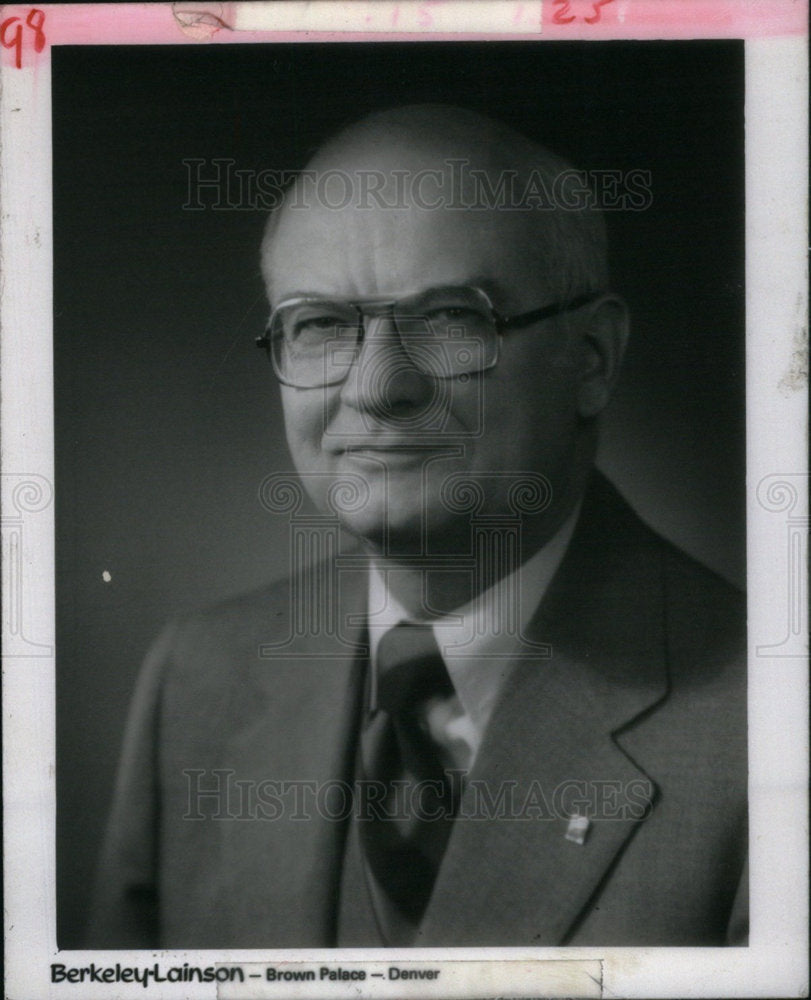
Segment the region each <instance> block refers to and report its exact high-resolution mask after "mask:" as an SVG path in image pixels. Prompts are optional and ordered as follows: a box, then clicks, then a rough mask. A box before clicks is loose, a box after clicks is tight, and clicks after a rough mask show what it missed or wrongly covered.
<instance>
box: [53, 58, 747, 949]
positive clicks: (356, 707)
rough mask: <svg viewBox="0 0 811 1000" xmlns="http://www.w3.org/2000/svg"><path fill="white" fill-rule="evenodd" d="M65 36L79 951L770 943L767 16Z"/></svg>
mask: <svg viewBox="0 0 811 1000" xmlns="http://www.w3.org/2000/svg"><path fill="white" fill-rule="evenodd" d="M53 66H54V137H53V141H54V219H55V252H54V261H55V278H54V282H55V285H54V287H55V294H54V315H55V405H56V411H55V417H56V423H55V427H56V431H55V433H56V461H57V465H56V481H57V495H58V499H57V635H58V647H59V655H58V662H57V708H58V716H57V725H58V744H57V753H58V759H59V788H58V794H59V800H58V824H59V825H58V832H59V840H58V879H59V883H58V884H59V893H60V897H59V928H58V930H59V940H60V944H62V943H63V942H64V945H65V946H87V947H91V948H122V947H130V948H157V947H178V948H187V947H198V948H221V947H250V948H259V947H271V948H277V947H292V948H304V947H352V946H357V947H387V946H400V947H404V946H406V947H407V946H423V947H436V946H496V945H498V946H532V945H566V944H568V945H599V946H612V945H615V946H616V945H618V946H640V945H651V946H673V945H697V946H701V945H705V946H709V945H713V946H718V945H723V944H731V945H741V944H745V943H746V928H747V902H746V895H747V892H746V891H747V875H746V850H747V751H746V733H747V728H746V658H745V649H746V604H745V598H744V596H743V592H742V587H743V584H744V579H745V578H744V573H745V545H744V543H745V521H744V472H745V461H744V458H745V455H744V447H745V435H744V427H745V394H744V341H743V305H744V298H743V295H744V273H743V264H744V247H743V237H744V200H743V198H744V190H743V181H744V160H743V135H744V133H743V123H744V120H743V67H744V63H743V44H742V43H741V42H736V41H727V42H705V43H701V42H690V43H686V44H679V43H667V42H662V43H648V44H643V43H606V44H582V43H579V44H578V43H573V44H560V45H538V44H532V43H527V44H502V45H499V44H493V43H489V44H487V45H482V44H478V45H477V44H473V43H468V44H408V45H398V44H394V45H386V46H381V45H371V44H366V43H359V44H346V45H339V46H329V45H324V44H312V45H307V44H296V45H289V46H284V45H281V46H274V47H272V48H271V47H264V46H259V47H251V48H250V49H247V48H246V47H230V46H229V47H220V48H218V49H216V50H211V49H207V50H189V49H177V48H174V47H171V46H170V47H168V48H158V47H145V48H132V49H131V50H129V51H121V50H118V51H115V52H111V50H109V49H101V48H92V47H91V48H81V49H80V48H73V49H72V48H67V49H65V50H64V51H59V52H56V53H55V54H54V60H53Z"/></svg>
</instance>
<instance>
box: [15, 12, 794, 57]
mask: <svg viewBox="0 0 811 1000" xmlns="http://www.w3.org/2000/svg"><path fill="white" fill-rule="evenodd" d="M440 6H442V0H431V4H430V8H431V10H437V9H438V8H439V7H440ZM519 6H520V4H519V3H518V2H517V0H516V3H514V4H510V3H505V4H504V11H505V13H504V17H505V23H506V22H507V21H510V23H515V22H514V20H511V19H514V18H515V15H516V11H517V9H518V8H519ZM236 7H237V4H233V3H223V4H220V5H217V4H210V3H201V4H200V5H199V9H200V11H201V12H202V13H203V14H205V15H206V16H203V17H201V18H199V19H197V18H196V17H195V15H194V13H193V12H194V10H195V5H194V3H193V2H192V3H186V4H184V5H183V8H182V10H183V11H185V13H182V14H180V13H179V14H178V16H177V17H176V16H175V13H174V12H173V9H172V6H171V4H169V3H166V4H157V3H156V4H132V5H130V4H87V5H72V4H58V5H53V6H47V5H46V6H44V7H43V8H42V10H43V11H44V13H45V22H44V29H43V30H44V33H45V37H46V39H47V42H48V43H49V44H57V45H102V44H135V45H143V44H183V43H188V44H201V43H203V42H204V41H209V42H225V43H247V42H260V41H277V42H282V41H284V42H296V41H310V42H312V41H333V42H341V41H362V40H373V41H381V42H385V41H411V40H418V39H422V40H425V41H447V40H454V41H463V40H466V39H469V40H472V39H481V38H488V37H491V38H492V37H495V38H498V39H500V40H502V41H504V40H510V39H533V38H534V39H537V38H543V39H547V40H561V39H578V40H584V39H594V40H595V41H597V40H607V39H617V38H638V39H654V38H664V39H688V38H762V37H767V36H777V35H804V34H806V33H807V17H808V4H807V2H805V0H768V2H759V3H756V2H752V0H596V2H594V0H544V3H543V26H542V31H541V32H540V33H527V32H523V33H515V34H512V33H510V34H498V35H495V36H493V35H483V34H469V33H463V32H454V33H434V32H426V33H424V34H420V33H416V32H408V33H403V32H393V31H392V32H381V33H374V34H367V33H365V32H363V31H352V32H307V33H304V32H291V31H278V32H274V31H233V30H230V27H229V26H230V25H233V24H234V21H235V8H236ZM32 8H35V5H33V4H32V5H26V6H21V5H15V6H7V7H4V8H3V14H2V16H3V19H4V20H5V19H7V18H13V17H17V18H20V20H21V21H24V19H25V18H26V17H27V16H28V15H29V14H30V12H31V10H32ZM213 12H216V14H214V13H213ZM219 21H221V22H222V25H223V26H220V24H219ZM6 61H8V60H7V54H6V58H4V62H6Z"/></svg>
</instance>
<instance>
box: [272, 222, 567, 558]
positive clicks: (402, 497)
mask: <svg viewBox="0 0 811 1000" xmlns="http://www.w3.org/2000/svg"><path fill="white" fill-rule="evenodd" d="M520 216H521V213H520V212H518V213H516V212H513V213H510V212H503V211H502V212H498V211H486V212H472V211H458V210H457V211H453V210H434V211H426V210H416V209H415V210H403V209H399V210H393V209H387V208H385V207H382V206H375V207H371V208H357V207H354V206H350V207H347V208H345V209H341V210H335V209H329V208H327V207H323V206H318V205H315V204H310V205H309V206H308V207H306V208H300V209H291V208H287V209H285V210H284V213H283V215H282V217H281V218H280V220H279V224H278V229H277V232H276V236H275V239H274V241H273V244H272V247H271V249H270V259H269V261H268V263H269V271H270V274H271V275H272V294H273V304H274V305H277V304H278V303H279V302H281V301H283V300H285V299H288V298H292V297H296V296H302V295H313V296H318V297H323V298H326V299H330V300H334V299H345V300H349V301H354V300H357V299H364V298H389V297H391V298H397V297H402V296H404V295H409V294H412V293H417V292H422V291H425V290H427V289H429V288H435V287H438V286H468V285H471V286H478V287H481V288H483V290H484V291H485V292H486V293H487V294H488V295H489V297H490V299H491V301H492V303H493V306H494V308H495V309H496V311H497V312H498V313H499V314H501V315H508V316H509V315H516V314H518V313H521V312H526V311H528V310H530V309H535V308H538V307H540V306H543V305H546V304H549V303H550V302H552V301H554V298H555V297H554V294H553V293H552V292H551V290H550V285H549V283H548V282H547V280H545V279H546V277H547V276H546V275H544V274H543V273H539V272H540V270H541V268H540V267H539V265H538V262H537V258H538V255H537V254H536V253H535V252H534V248H533V246H532V245H531V240H529V239H528V236H527V225H526V220H523V219H521V217H520ZM569 339H570V338H569V335H568V334H567V332H566V325H565V324H563V323H560V322H559V321H556V320H554V319H552V320H546V321H543V322H541V323H537V324H534V325H532V326H529V327H527V328H526V329H520V330H515V331H511V332H510V333H508V334H506V335H504V336H502V337H500V338H499V340H500V344H499V361H498V364H497V365H496V367H495V368H493V369H492V370H489V371H486V372H482V373H479V374H473V375H469V376H466V377H465V376H462V377H457V378H452V379H434V378H431V377H430V376H428V375H425V374H422V373H420V372H419V371H418V370H417V369H416V368H415V367H414V366H413V364H412V363H411V362H410V361H409V359H408V357H407V355H406V354H405V353H404V352H403V350H402V348H401V346H400V344H399V342H398V340H397V338H396V336H394V331H393V329H392V323H391V319H390V317H386V316H385V315H383V316H379V317H377V318H372V319H367V321H366V332H365V338H364V342H363V346H362V348H361V352H360V355H359V356H358V358H357V361H356V363H355V364H354V365H353V366H352V367H351V369H350V371H349V374H348V377H347V378H346V380H345V381H344V382H343V383H342V384H340V385H332V386H328V387H322V388H310V389H297V388H291V387H289V386H282V402H283V407H284V415H285V423H286V430H287V440H288V444H289V447H290V451H291V453H292V456H293V460H294V462H295V465H296V468H297V470H298V472H299V474H300V475H301V476H302V479H303V482H304V484H305V487H306V488H307V490H308V492H309V493H310V494H311V496H312V497H313V499H314V501H315V503H316V504H317V505H318V506H319V507H320V508H321V509H324V510H329V509H330V507H329V503H328V501H327V494H328V490H329V488H330V486H333V487H336V486H337V484H339V483H340V482H341V481H344V482H347V483H348V484H349V485H350V489H349V490H348V491H347V493H346V494H344V497H347V496H349V495H350V494H351V493H352V492H354V491H355V490H359V491H360V497H359V498H358V499H357V502H356V503H353V502H348V503H345V504H343V505H342V503H341V496H342V492H341V490H340V489H336V490H335V491H334V493H333V508H332V509H336V507H337V509H339V511H340V516H341V519H342V521H343V523H344V524H345V526H346V527H347V528H348V529H349V530H350V531H351V532H353V533H354V534H356V535H358V536H360V537H361V538H363V539H366V540H367V541H368V542H370V543H371V544H372V545H373V546H375V547H376V548H377V549H378V550H383V551H385V550H386V548H387V547H390V549H391V551H392V552H395V551H396V552H398V553H403V552H405V553H418V552H423V551H426V550H427V551H431V552H436V551H448V552H453V551H457V552H458V551H466V550H467V544H468V541H469V531H470V527H469V526H470V516H471V512H472V511H471V508H470V506H469V505H467V506H466V504H465V502H464V501H465V497H466V496H467V497H468V499H469V497H470V494H469V493H468V494H465V492H464V486H463V481H464V480H467V481H474V482H475V484H476V486H475V488H476V489H477V490H478V492H480V494H481V496H482V498H483V499H482V502H481V504H479V505H476V504H474V507H475V508H476V514H477V515H479V516H486V515H510V516H513V517H515V516H516V514H518V513H520V512H521V509H522V506H521V505H522V503H526V501H527V495H526V494H524V495H523V499H521V496H520V493H519V496H518V497H516V494H515V491H514V488H515V487H516V485H518V483H519V481H521V480H524V481H526V480H527V478H528V477H529V478H531V479H533V481H534V482H535V483H536V484H539V485H540V484H541V483H542V481H541V480H540V479H539V478H538V477H539V476H540V477H545V479H546V480H548V482H549V484H550V486H551V489H552V491H553V495H552V500H553V501H554V500H555V498H556V496H557V497H559V496H560V495H561V492H562V491H563V489H564V488H565V486H566V484H567V478H568V476H569V472H570V468H571V465H572V461H573V454H574V446H575V438H576V432H577V423H578V416H577V407H576V377H577V371H576V364H575V362H574V358H575V355H576V351H575V348H574V346H573V345H572V344H571V343H570V342H569ZM336 501H337V503H336ZM541 506H543V503H541ZM342 508H343V509H342Z"/></svg>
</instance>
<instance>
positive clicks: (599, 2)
mask: <svg viewBox="0 0 811 1000" xmlns="http://www.w3.org/2000/svg"><path fill="white" fill-rule="evenodd" d="M612 2H613V0H596V2H595V3H593V4H592V7H594V13H593V14H592V15H591V17H584V18H583V20H584V21H585V22H586V24H596V23H597V22H598V21H599V20H600V18H601V17H602V14H601V13H600V8H601V7H605V5H606V4H607V3H612Z"/></svg>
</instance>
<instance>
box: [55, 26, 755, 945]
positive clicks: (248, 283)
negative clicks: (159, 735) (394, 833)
mask: <svg viewBox="0 0 811 1000" xmlns="http://www.w3.org/2000/svg"><path fill="white" fill-rule="evenodd" d="M421 101H438V102H445V103H452V104H464V105H467V106H470V107H473V108H475V109H478V110H481V111H483V112H485V113H487V114H490V115H492V116H494V117H500V118H502V119H504V120H506V121H507V122H509V123H510V124H512V125H514V126H515V127H517V128H518V129H520V130H522V131H524V132H527V133H529V134H531V135H534V136H536V137H538V138H539V139H541V140H542V141H543V142H545V143H546V144H547V145H549V146H550V147H551V148H552V149H554V150H556V151H558V152H561V153H562V154H564V155H565V156H567V157H568V158H570V159H571V160H572V161H573V162H574V163H575V165H576V166H578V167H580V168H582V169H588V170H594V169H596V170H601V169H603V170H609V169H610V170H623V171H627V170H631V169H642V170H648V171H650V174H651V182H652V193H653V199H652V203H651V205H650V207H649V208H647V209H646V210H645V211H642V212H630V211H621V212H611V213H608V218H607V221H608V226H609V238H610V243H611V256H612V269H613V284H614V287H615V289H616V290H617V291H618V292H620V293H621V294H623V295H624V296H625V297H626V298H627V300H628V302H629V304H630V307H631V313H632V320H633V328H632V329H633V332H632V341H631V345H630V349H629V354H628V357H627V363H626V367H625V372H624V376H623V379H622V382H621V385H620V389H619V392H618V395H617V397H616V399H615V402H614V403H613V404H612V407H611V410H610V413H609V414H608V417H607V420H606V424H605V431H604V440H603V446H602V451H601V460H600V464H601V465H602V467H603V468H604V469H605V470H606V471H607V472H608V473H609V475H610V476H611V477H612V478H613V479H614V480H615V481H616V483H617V484H618V485H619V486H620V488H621V489H622V491H623V492H624V493H625V494H626V496H627V497H628V498H629V499H630V500H631V501H632V502H633V503H634V505H635V506H636V507H637V509H638V510H639V511H640V513H642V514H643V516H645V517H646V518H647V519H648V520H649V522H650V523H652V524H653V525H654V526H655V527H656V528H658V529H659V530H660V531H662V532H663V533H664V534H666V535H668V536H669V537H671V538H672V539H673V540H675V541H676V542H677V543H678V544H680V545H681V546H682V547H684V548H685V549H687V550H688V551H689V552H690V553H691V554H693V555H695V556H697V557H698V558H699V559H701V560H702V561H703V562H705V563H707V564H708V565H710V566H711V567H713V568H714V569H716V570H717V571H719V572H720V573H722V574H723V575H724V576H726V577H727V578H729V579H731V580H733V581H735V582H738V583H740V584H742V583H743V581H744V555H745V546H744V529H745V509H744V503H745V498H744V474H745V447H744V444H745V443H744V417H745V409H744V336H743V329H744V311H743V310H744V299H743V266H744V246H743V241H744V191H743V110H744V107H743V45H742V43H738V42H720V43H715V42H687V43H649V42H646V43H625V42H610V43H591V44H580V43H515V42H511V43H510V42H508V43H497V44H493V43H487V44H483V43H475V44H471V43H465V44H448V43H439V42H429V43H420V44H354V43H352V44H333V45H326V44H291V45H278V46H272V47H271V46H253V45H234V46H229V45H217V46H213V45H212V46H201V47H192V46H183V47H173V46H160V47H149V48H146V47H140V48H139V47H124V48H122V47H118V48H115V49H113V48H105V47H82V48H78V47H76V48H74V47H70V48H55V49H54V51H53V109H54V110H53V115H54V117H53V163H54V175H53V183H54V246H55V250H54V265H55V267H54V315H55V387H54V388H55V407H56V470H57V471H56V496H57V594H56V596H57V623H56V624H57V730H58V731H57V765H58V772H57V773H58V781H57V795H58V809H57V813H58V817H57V874H58V900H57V901H58V935H59V944H60V947H63V948H65V947H67V948H70V947H76V946H78V944H79V941H80V935H81V932H82V928H83V924H84V921H85V919H86V915H87V904H88V898H89V887H90V883H91V878H92V872H93V868H94V864H95V860H96V856H97V852H98V848H99V843H100V839H101V835H102V831H103V826H104V821H105V816H106V813H107V810H108V807H109V803H110V796H111V793H112V787H113V777H114V771H115V766H116V760H117V756H118V751H119V745H120V740H121V735H122V729H123V723H124V717H125V713H126V708H127V704H128V701H129V698H130V695H131V692H132V688H133V684H134V680H135V676H136V672H137V669H138V666H139V663H140V661H141V658H142V656H143V654H144V652H145V650H146V648H147V647H148V645H149V643H150V641H151V640H152V638H153V637H154V636H155V634H156V632H157V631H158V630H159V628H160V627H161V625H162V624H163V622H164V621H165V620H166V619H167V618H168V617H170V616H172V615H173V614H175V613H177V612H182V611H187V610H191V609H193V608H195V607H199V606H201V605H205V604H207V603H210V602H212V601H215V600H218V599H220V598H223V597H226V596H229V595H232V594H234V593H238V592H239V591H242V590H246V589H249V588H252V587H255V586H258V585H261V584H263V583H265V582H268V581H270V580H272V579H274V578H278V577H280V576H282V575H284V574H285V572H286V568H287V544H286V543H287V534H286V532H287V523H286V521H285V518H284V516H280V515H272V514H270V513H268V511H267V510H265V509H264V508H263V506H262V505H261V503H260V502H259V498H258V490H259V487H260V484H261V482H262V480H263V479H264V478H265V477H266V476H267V475H268V474H269V473H271V472H273V471H280V470H284V469H288V468H290V467H291V466H290V461H289V459H288V457H287V453H286V448H285V444H284V436H283V430H282V418H281V410H280V406H279V402H278V398H277V390H276V386H275V383H274V380H273V376H272V373H271V370H270V366H269V365H268V364H267V362H266V360H265V359H264V357H263V356H262V355H261V354H260V353H259V352H258V351H257V350H256V349H255V347H254V346H253V338H254V336H256V335H257V334H258V333H260V332H261V331H262V327H263V325H264V322H265V320H266V316H267V306H266V303H265V300H264V295H263V289H262V283H261V280H260V275H259V258H258V245H259V241H260V238H261V232H262V227H263V222H264V212H263V211H262V210H261V209H256V210H251V209H250V208H245V207H244V206H243V208H242V209H236V208H235V209H233V210H219V211H218V210H215V209H213V208H212V207H211V206H212V204H213V202H214V201H215V200H216V194H215V193H214V192H211V191H208V192H205V191H204V192H202V194H201V199H202V201H203V203H204V204H205V205H206V206H207V207H206V208H205V210H203V211H191V210H188V209H184V205H185V204H186V203H187V202H188V201H189V168H188V167H187V166H186V165H184V160H189V159H204V160H206V161H211V160H212V159H214V158H230V159H232V160H233V161H235V162H234V166H233V169H234V170H246V171H261V170H268V169H270V170H276V171H281V170H291V169H295V168H297V167H301V166H303V164H304V162H305V161H306V159H307V157H308V156H309V154H310V153H311V152H312V151H313V150H314V148H315V147H316V146H317V145H318V144H319V142H320V140H321V139H323V138H324V137H325V136H326V135H329V134H330V133H332V132H334V131H335V130H336V129H337V128H340V127H341V125H343V124H344V123H346V122H348V121H351V120H353V119H355V118H357V117H359V116H361V115H363V114H364V113H366V112H368V111H371V110H373V109H376V108H383V107H388V106H391V105H394V104H403V103H412V102H421ZM213 169H214V168H213V166H212V165H211V164H210V162H207V164H206V166H205V167H204V168H203V170H204V172H206V173H207V174H208V175H210V174H211V173H212V172H213ZM231 199H232V201H234V202H235V203H237V204H239V201H240V198H239V195H238V193H237V189H236V188H235V189H234V192H233V193H232V195H231ZM105 576H108V577H109V579H105Z"/></svg>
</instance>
